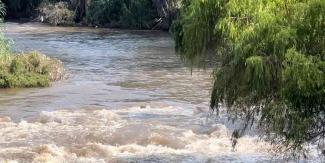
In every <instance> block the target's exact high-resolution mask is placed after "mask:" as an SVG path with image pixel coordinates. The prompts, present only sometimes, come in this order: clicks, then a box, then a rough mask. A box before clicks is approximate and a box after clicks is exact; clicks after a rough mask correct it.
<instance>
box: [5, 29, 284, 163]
mask: <svg viewBox="0 0 325 163" xmlns="http://www.w3.org/2000/svg"><path fill="white" fill-rule="evenodd" d="M3 28H4V30H5V34H6V36H7V37H8V38H10V39H12V40H13V42H14V45H13V47H14V51H16V52H26V51H31V50H37V51H40V52H42V53H44V54H46V55H48V56H51V57H54V58H58V59H60V60H62V61H63V63H64V64H65V68H66V70H67V72H68V78H67V79H66V80H63V81H60V82H56V83H54V84H53V85H52V86H51V87H49V88H33V89H5V90H0V162H4V161H8V162H53V163H56V162H270V161H273V162H277V161H280V160H279V159H277V158H275V157H274V155H273V154H274V152H273V148H272V145H270V144H269V143H266V142H263V141H260V140H259V139H258V138H257V136H254V135H250V136H244V137H243V138H240V139H239V141H238V145H237V147H236V148H235V149H234V148H232V142H231V129H230V128H229V126H231V125H226V124H225V123H224V121H221V120H218V119H216V118H215V117H213V116H210V117H208V115H209V96H210V92H209V90H210V88H211V86H212V78H211V76H210V74H211V70H210V69H206V70H196V69H194V70H193V72H192V75H191V69H190V68H189V67H186V66H184V65H183V64H182V62H181V60H180V59H179V57H178V56H177V55H175V52H174V48H173V46H174V45H173V41H172V38H171V36H170V35H169V34H168V33H165V32H160V31H137V30H116V29H94V28H81V27H49V26H45V25H41V24H35V23H26V24H18V23H5V24H4V27H3ZM282 161H283V160H282Z"/></svg>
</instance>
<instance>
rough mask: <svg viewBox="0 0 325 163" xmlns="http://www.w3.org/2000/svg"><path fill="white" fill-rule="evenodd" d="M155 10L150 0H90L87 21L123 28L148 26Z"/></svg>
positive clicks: (152, 19)
mask: <svg viewBox="0 0 325 163" xmlns="http://www.w3.org/2000/svg"><path fill="white" fill-rule="evenodd" d="M156 17H157V11H156V10H155V9H154V7H153V4H152V2H151V0H137V1H133V0H92V1H91V2H90V5H89V7H88V10H87V21H88V23H91V24H94V25H103V26H111V27H124V28H150V27H152V25H153V22H154V19H155V18H156Z"/></svg>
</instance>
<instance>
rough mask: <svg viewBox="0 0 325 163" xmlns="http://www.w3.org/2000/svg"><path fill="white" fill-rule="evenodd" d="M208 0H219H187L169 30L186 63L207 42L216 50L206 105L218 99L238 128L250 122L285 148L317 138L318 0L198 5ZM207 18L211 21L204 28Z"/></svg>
mask: <svg viewBox="0 0 325 163" xmlns="http://www.w3.org/2000/svg"><path fill="white" fill-rule="evenodd" d="M212 2H214V3H215V4H217V2H219V1H217V0H207V1H205V0H197V1H191V3H190V5H189V7H187V8H186V9H184V11H183V12H184V13H185V14H181V18H180V20H179V22H180V25H178V28H177V29H178V31H177V32H176V33H175V34H176V37H175V38H176V39H175V41H176V45H177V47H176V48H177V50H178V52H179V53H180V54H181V55H182V56H183V57H184V58H185V59H187V60H189V61H191V62H193V61H192V60H193V59H194V60H202V59H206V54H205V53H206V49H207V48H213V49H214V50H216V51H217V52H216V55H217V56H218V58H220V59H219V60H218V62H220V65H219V66H218V67H217V68H216V69H215V71H214V79H215V83H214V87H213V91H212V96H211V107H212V108H217V110H218V107H219V105H220V104H224V105H225V106H226V107H227V110H228V112H229V113H230V114H229V115H230V116H231V117H232V118H234V119H238V118H240V119H242V118H244V119H245V122H246V123H245V125H244V127H243V129H242V132H243V131H244V130H245V129H247V128H248V127H249V126H250V125H252V124H254V123H257V124H259V127H260V129H263V130H264V131H265V132H266V134H267V135H268V136H269V138H271V140H273V141H276V142H282V143H284V144H285V145H286V146H287V147H290V148H292V149H298V150H300V149H302V145H303V144H304V143H305V142H310V141H316V142H317V141H318V140H323V139H324V138H325V127H324V126H325V75H324V71H325V67H324V65H325V30H324V29H325V20H324V18H325V1H322V0H288V1H283V0H257V1H256V0H229V1H223V2H226V3H219V4H222V5H219V6H216V8H219V9H214V10H207V9H206V7H207V6H204V5H201V3H212ZM193 6H194V7H193ZM211 6H213V5H211V4H210V5H209V7H211ZM200 9H201V10H203V9H206V10H204V11H207V12H211V13H210V14H207V13H204V12H203V13H200V12H199V11H200ZM215 11H221V14H219V15H221V16H222V17H217V15H214V14H215V13H216V12H215ZM196 13H197V14H196ZM205 16H207V18H205ZM198 18H200V20H199V19H198ZM206 20H212V21H214V22H213V23H211V25H209V26H207V25H208V24H209V23H208V22H209V21H206ZM200 21H203V22H204V23H200ZM189 29H195V30H189ZM198 31H200V32H198ZM207 33H210V35H208V34H207ZM208 36H210V37H208ZM211 36H212V38H211ZM215 40H216V41H215ZM220 40H222V41H220ZM209 41H212V44H214V45H213V46H210V43H209ZM202 42H203V44H202ZM220 42H221V43H222V44H220ZM195 44H197V45H195ZM220 45H221V47H220ZM182 48H183V49H184V50H182ZM179 49H181V50H179ZM225 49H226V50H225Z"/></svg>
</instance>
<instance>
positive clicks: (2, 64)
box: [0, 3, 64, 88]
mask: <svg viewBox="0 0 325 163" xmlns="http://www.w3.org/2000/svg"><path fill="white" fill-rule="evenodd" d="M0 6H3V4H2V3H0ZM1 9H2V10H1V12H0V13H2V14H4V10H3V9H4V8H1ZM10 49H11V42H10V41H9V40H8V39H6V38H5V37H4V36H3V34H2V33H0V88H13V87H45V86H49V85H50V83H51V82H52V81H56V80H59V79H61V78H62V77H63V75H64V69H63V65H62V63H61V62H60V61H59V60H56V59H51V58H48V57H46V56H45V55H43V54H40V53H38V52H30V53H27V54H13V53H12V52H11V50H10Z"/></svg>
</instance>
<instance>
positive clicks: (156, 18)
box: [4, 0, 180, 31]
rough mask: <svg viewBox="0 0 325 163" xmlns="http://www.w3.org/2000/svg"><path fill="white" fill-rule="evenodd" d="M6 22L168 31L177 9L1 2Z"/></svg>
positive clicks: (172, 2)
mask: <svg viewBox="0 0 325 163" xmlns="http://www.w3.org/2000/svg"><path fill="white" fill-rule="evenodd" d="M4 3H5V4H6V6H7V8H8V14H7V17H6V18H7V19H8V20H9V19H10V20H22V21H24V22H26V21H36V22H42V23H48V24H51V25H54V26H91V27H102V28H123V29H147V30H152V29H153V30H165V31H168V30H169V28H170V26H171V24H172V21H173V20H174V19H175V18H176V16H177V14H178V10H179V8H180V2H179V1H178V0H141V1H130V0H124V1H119V0H98V1H91V0H71V1H61V0H58V1H52V2H49V1H35V2H34V1H32V2H31V4H26V2H24V1H22V2H14V1H4Z"/></svg>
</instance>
